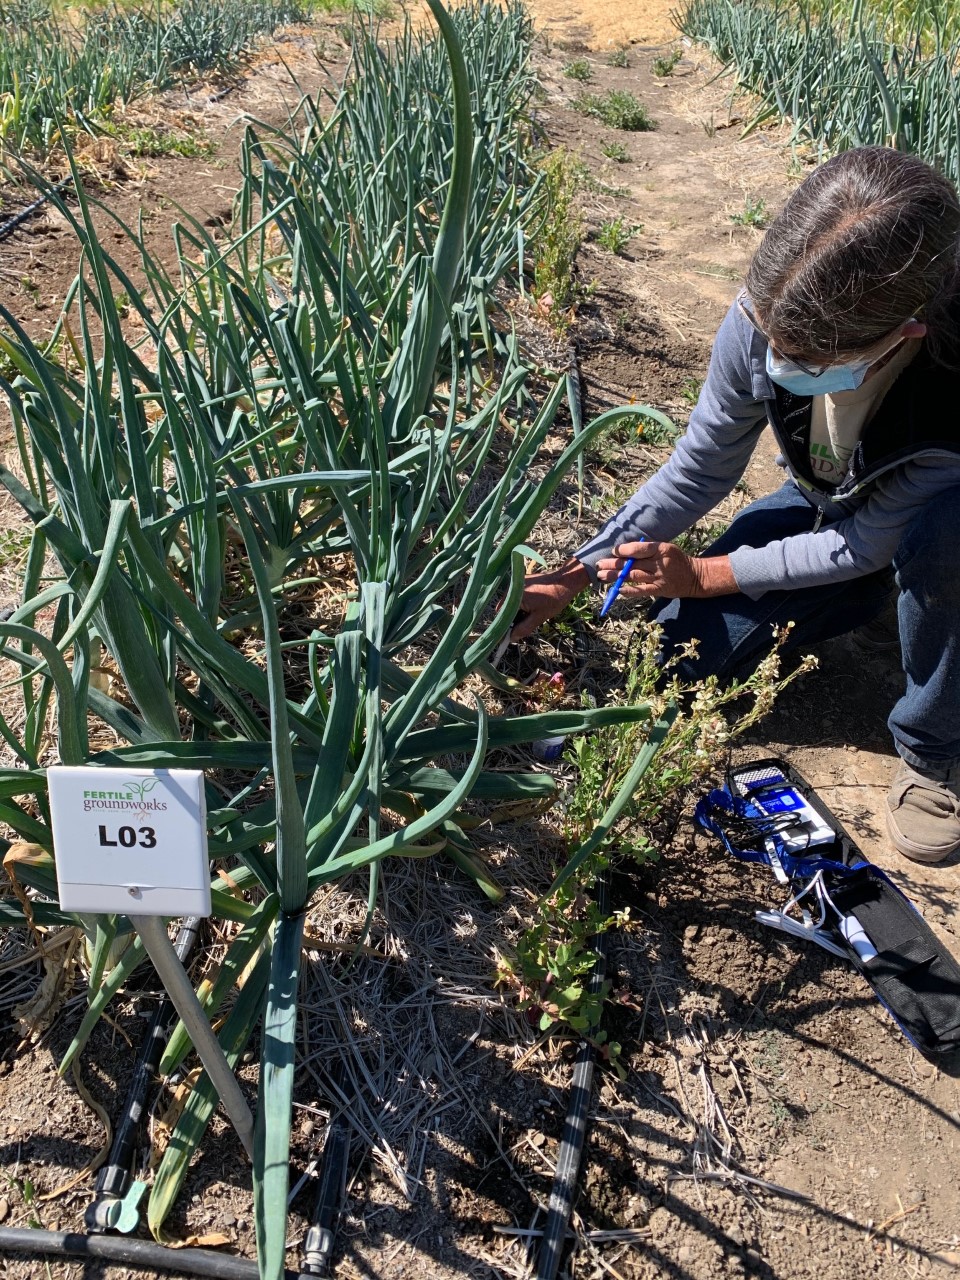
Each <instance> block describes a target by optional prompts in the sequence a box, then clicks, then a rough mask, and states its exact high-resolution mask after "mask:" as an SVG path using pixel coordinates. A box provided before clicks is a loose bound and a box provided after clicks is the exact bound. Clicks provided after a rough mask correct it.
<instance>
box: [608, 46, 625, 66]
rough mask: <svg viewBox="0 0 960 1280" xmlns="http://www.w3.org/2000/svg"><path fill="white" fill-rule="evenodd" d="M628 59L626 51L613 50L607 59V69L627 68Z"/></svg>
mask: <svg viewBox="0 0 960 1280" xmlns="http://www.w3.org/2000/svg"><path fill="white" fill-rule="evenodd" d="M629 65H630V59H629V58H628V57H627V51H626V49H614V51H613V53H611V55H610V57H609V58H608V59H607V66H609V67H629Z"/></svg>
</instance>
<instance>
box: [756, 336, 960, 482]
mask: <svg viewBox="0 0 960 1280" xmlns="http://www.w3.org/2000/svg"><path fill="white" fill-rule="evenodd" d="M772 385H773V390H774V399H772V400H767V401H765V405H766V410H767V419H768V421H769V423H770V426H771V428H772V429H773V433H774V435H775V436H776V438H777V443H778V444H779V446H780V448H781V450H782V452H783V454H784V457H785V458H786V460H787V464H788V466H789V468H790V471H791V473H792V474H793V476H794V478H795V479H796V480H797V481H798V482H799V484H800V485H801V486H802V487H803V488H804V489H807V490H812V493H813V494H814V495H815V496H816V497H817V498H825V499H827V500H828V501H830V502H842V501H843V500H844V499H845V498H849V497H850V496H851V495H852V494H854V493H859V492H860V491H862V490H863V489H864V488H865V487H866V486H868V485H870V484H871V482H872V481H874V480H876V478H877V477H878V476H880V475H882V474H883V472H885V471H889V470H891V469H892V468H893V467H896V466H898V465H899V464H900V463H903V462H907V461H909V460H910V459H911V458H916V457H918V456H919V455H920V454H926V453H935V454H946V455H953V456H954V457H958V458H960V375H958V374H957V373H956V372H955V371H954V370H951V369H944V368H943V366H942V365H938V364H935V363H934V362H933V360H931V358H930V354H929V352H928V351H927V350H926V347H922V348H921V349H920V351H918V352H917V354H916V356H915V357H914V358H913V360H911V362H910V363H909V364H908V365H907V367H906V369H904V371H903V372H902V373H901V374H900V376H899V377H898V378H897V380H896V382H894V384H893V386H892V387H891V388H890V390H889V391H888V392H887V394H886V395H885V396H884V397H883V400H882V401H881V403H880V407H879V409H878V410H877V412H876V413H875V414H874V416H873V418H871V420H870V422H869V423H868V424H867V426H866V428H865V429H864V433H863V439H862V440H860V442H859V443H858V444H857V446H856V448H855V449H854V451H853V454H852V455H851V458H850V462H849V471H848V473H847V475H846V476H845V477H844V480H843V483H842V484H840V485H838V486H837V487H836V488H832V487H830V488H827V487H825V486H824V485H822V484H821V483H820V481H819V480H818V479H817V477H816V476H815V474H814V472H813V470H812V468H811V466H810V424H811V419H812V412H811V408H812V405H813V400H812V399H811V398H810V396H796V395H794V394H793V392H791V391H787V390H785V389H784V388H783V387H780V386H778V385H777V384H776V383H773V384H772ZM954 397H956V399H955V398H954Z"/></svg>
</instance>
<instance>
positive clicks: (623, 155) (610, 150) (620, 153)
mask: <svg viewBox="0 0 960 1280" xmlns="http://www.w3.org/2000/svg"><path fill="white" fill-rule="evenodd" d="M600 150H601V152H602V153H603V154H604V155H605V156H606V157H607V159H608V160H613V161H615V162H616V163H617V164H626V163H627V161H628V160H629V159H630V153H629V152H628V151H627V148H626V147H625V146H624V145H623V143H622V142H605V143H604V144H603V146H602V147H601V148H600Z"/></svg>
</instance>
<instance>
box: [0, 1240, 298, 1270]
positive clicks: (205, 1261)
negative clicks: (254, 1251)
mask: <svg viewBox="0 0 960 1280" xmlns="http://www.w3.org/2000/svg"><path fill="white" fill-rule="evenodd" d="M0 1252H4V1253H7V1252H10V1253H26V1254H29V1255H31V1256H36V1255H38V1254H39V1255H41V1256H44V1255H49V1254H53V1255H55V1256H56V1257H58V1258H63V1257H76V1258H103V1259H105V1260H106V1261H108V1262H122V1263H125V1264H126V1265H127V1266H128V1267H141V1268H143V1269H144V1270H146V1269H148V1268H151V1267H153V1268H156V1269H158V1270H160V1271H173V1272H176V1273H177V1274H178V1275H181V1276H185V1277H187V1280H193V1277H195V1276H196V1277H201V1276H202V1277H207V1276H211V1277H213V1280H260V1268H259V1267H258V1266H257V1264H256V1263H255V1262H250V1261H249V1260H248V1259H247V1258H235V1257H230V1256H229V1255H227V1254H223V1253H214V1251H213V1250H212V1249H169V1248H167V1246H166V1245H162V1244H154V1242H153V1241H152V1240H128V1239H122V1238H120V1237H118V1236H101V1235H85V1234H84V1233H82V1232H79V1231H78V1232H71V1231H34V1230H33V1229H32V1228H31V1227H0ZM283 1274H284V1277H285V1280H297V1274H296V1272H294V1271H284V1273H283Z"/></svg>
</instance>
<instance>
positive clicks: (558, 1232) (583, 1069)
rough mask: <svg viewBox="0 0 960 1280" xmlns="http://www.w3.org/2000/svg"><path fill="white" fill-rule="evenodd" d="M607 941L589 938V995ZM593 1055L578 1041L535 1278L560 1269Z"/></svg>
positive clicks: (599, 980)
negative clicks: (591, 960) (591, 953)
mask: <svg viewBox="0 0 960 1280" xmlns="http://www.w3.org/2000/svg"><path fill="white" fill-rule="evenodd" d="M597 906H598V907H599V908H600V911H601V913H602V914H603V915H606V914H607V911H608V910H609V888H608V884H607V879H606V875H605V874H604V875H602V876H601V877H600V878H599V880H598V881H597ZM608 940H609V934H607V933H601V934H597V935H596V936H595V937H594V940H593V950H594V954H595V955H596V961H595V962H594V966H593V969H592V971H591V973H590V984H589V988H588V990H589V992H590V995H591V996H596V997H599V995H600V991H601V988H602V987H603V982H604V979H605V978H606V974H607V944H608ZM596 1057H597V1051H596V1048H595V1046H594V1043H593V1041H592V1040H587V1039H583V1040H581V1041H580V1046H579V1048H578V1049H577V1057H576V1061H575V1062H574V1064H573V1076H572V1078H571V1081H570V1105H569V1107H568V1108H567V1118H566V1120H565V1121H564V1125H563V1135H562V1136H561V1138H560V1150H559V1152H558V1153H557V1170H556V1173H555V1174H554V1178H553V1187H552V1188H551V1190H550V1201H549V1204H548V1205H547V1221H546V1225H545V1227H544V1229H543V1239H542V1240H541V1242H540V1251H539V1257H538V1265H537V1280H556V1275H557V1272H558V1270H559V1269H560V1259H561V1257H562V1256H563V1250H564V1247H565V1245H566V1242H567V1233H568V1232H569V1230H570V1219H571V1218H572V1217H573V1204H574V1201H575V1200H576V1196H577V1181H578V1178H579V1176H580V1162H581V1160H582V1159H583V1148H584V1144H585V1143H586V1139H587V1118H588V1116H589V1114H590V1103H591V1101H592V1099H593V1069H594V1066H595V1064H596Z"/></svg>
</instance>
